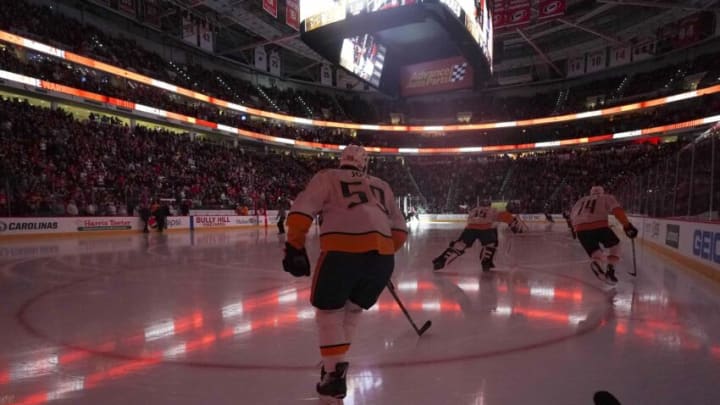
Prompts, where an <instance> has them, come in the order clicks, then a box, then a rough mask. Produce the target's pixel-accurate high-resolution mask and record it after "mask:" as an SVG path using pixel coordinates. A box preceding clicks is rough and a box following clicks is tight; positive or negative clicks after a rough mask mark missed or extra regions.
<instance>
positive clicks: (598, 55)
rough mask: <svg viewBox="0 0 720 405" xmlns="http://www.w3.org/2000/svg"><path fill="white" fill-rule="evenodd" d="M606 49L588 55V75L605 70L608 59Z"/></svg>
mask: <svg viewBox="0 0 720 405" xmlns="http://www.w3.org/2000/svg"><path fill="white" fill-rule="evenodd" d="M606 54H607V52H606V49H605V48H603V49H601V50H599V51H595V52H590V53H588V54H587V68H586V69H585V70H586V72H587V73H594V72H599V71H601V70H603V69H605V67H606V66H607V65H606V62H607V58H606Z"/></svg>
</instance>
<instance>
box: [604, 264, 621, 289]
mask: <svg viewBox="0 0 720 405" xmlns="http://www.w3.org/2000/svg"><path fill="white" fill-rule="evenodd" d="M605 280H606V281H607V282H608V283H610V284H615V283H617V282H618V279H617V277H615V266H613V265H612V264H608V265H607V270H606V271H605Z"/></svg>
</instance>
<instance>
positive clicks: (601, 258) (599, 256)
mask: <svg viewBox="0 0 720 405" xmlns="http://www.w3.org/2000/svg"><path fill="white" fill-rule="evenodd" d="M590 258H591V259H593V261H594V262H596V263H597V264H599V265H601V266H602V264H603V263H605V253H603V251H602V250H600V249H598V250H596V251H594V252H593V253H592V254H591V255H590Z"/></svg>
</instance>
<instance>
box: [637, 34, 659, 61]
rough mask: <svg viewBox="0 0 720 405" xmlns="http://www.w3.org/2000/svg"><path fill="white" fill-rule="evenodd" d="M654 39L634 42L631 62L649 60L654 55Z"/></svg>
mask: <svg viewBox="0 0 720 405" xmlns="http://www.w3.org/2000/svg"><path fill="white" fill-rule="evenodd" d="M655 44H656V43H655V38H644V39H640V40H638V41H637V42H636V44H635V45H633V47H632V61H633V62H637V61H641V60H646V59H650V58H652V57H653V56H654V55H655Z"/></svg>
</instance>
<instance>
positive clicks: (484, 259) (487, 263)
mask: <svg viewBox="0 0 720 405" xmlns="http://www.w3.org/2000/svg"><path fill="white" fill-rule="evenodd" d="M496 251H497V242H493V243H489V244H488V245H486V246H483V247H482V249H481V250H480V265H481V266H482V271H483V272H488V271H490V270H491V269H494V268H495V261H494V260H493V259H494V258H495V252H496Z"/></svg>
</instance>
